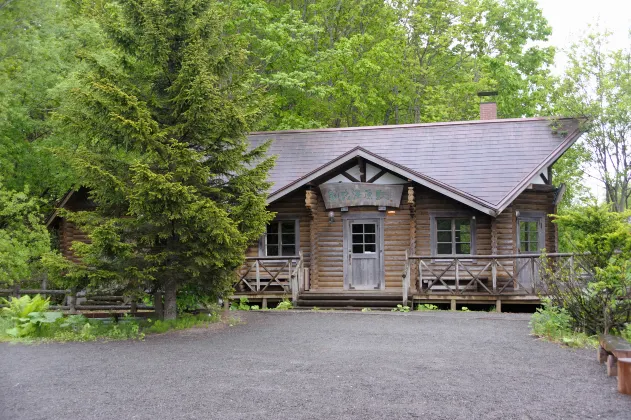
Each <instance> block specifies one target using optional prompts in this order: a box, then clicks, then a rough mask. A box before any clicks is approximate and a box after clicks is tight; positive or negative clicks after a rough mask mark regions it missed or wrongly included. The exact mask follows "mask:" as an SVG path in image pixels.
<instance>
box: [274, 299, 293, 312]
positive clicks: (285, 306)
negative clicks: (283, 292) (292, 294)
mask: <svg viewBox="0 0 631 420" xmlns="http://www.w3.org/2000/svg"><path fill="white" fill-rule="evenodd" d="M293 307H294V305H292V304H291V302H290V301H289V300H288V299H283V300H282V301H281V302H278V305H276V310H277V311H286V310H289V309H292V308H293Z"/></svg>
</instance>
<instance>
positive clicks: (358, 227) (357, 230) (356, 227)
mask: <svg viewBox="0 0 631 420" xmlns="http://www.w3.org/2000/svg"><path fill="white" fill-rule="evenodd" d="M352 230H353V233H362V232H363V231H364V225H360V224H356V225H353V228H352Z"/></svg>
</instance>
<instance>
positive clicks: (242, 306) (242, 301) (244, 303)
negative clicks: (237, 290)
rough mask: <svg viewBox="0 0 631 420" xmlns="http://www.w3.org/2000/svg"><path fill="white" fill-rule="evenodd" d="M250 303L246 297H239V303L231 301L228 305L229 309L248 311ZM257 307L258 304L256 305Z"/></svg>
mask: <svg viewBox="0 0 631 420" xmlns="http://www.w3.org/2000/svg"><path fill="white" fill-rule="evenodd" d="M250 309H251V308H250V305H249V304H248V298H247V297H244V296H243V297H240V298H239V303H236V302H232V304H231V305H230V310H231V311H249V310H250ZM257 309H258V306H257Z"/></svg>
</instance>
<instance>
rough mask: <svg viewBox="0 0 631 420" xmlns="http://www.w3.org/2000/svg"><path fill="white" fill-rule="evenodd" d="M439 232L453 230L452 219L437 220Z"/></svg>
mask: <svg viewBox="0 0 631 420" xmlns="http://www.w3.org/2000/svg"><path fill="white" fill-rule="evenodd" d="M436 229H437V230H451V219H436Z"/></svg>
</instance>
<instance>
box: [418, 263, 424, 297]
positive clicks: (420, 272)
mask: <svg viewBox="0 0 631 420" xmlns="http://www.w3.org/2000/svg"><path fill="white" fill-rule="evenodd" d="M422 291H423V260H421V259H419V260H418V292H419V293H421V292H422Z"/></svg>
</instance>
